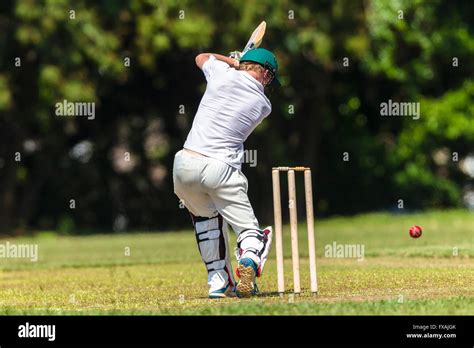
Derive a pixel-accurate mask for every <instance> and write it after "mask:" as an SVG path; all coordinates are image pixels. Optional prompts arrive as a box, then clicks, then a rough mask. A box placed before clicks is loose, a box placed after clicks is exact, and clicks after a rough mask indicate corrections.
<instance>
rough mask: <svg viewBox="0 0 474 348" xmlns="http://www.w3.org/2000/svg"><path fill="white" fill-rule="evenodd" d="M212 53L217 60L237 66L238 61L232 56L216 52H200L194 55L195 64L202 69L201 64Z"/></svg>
mask: <svg viewBox="0 0 474 348" xmlns="http://www.w3.org/2000/svg"><path fill="white" fill-rule="evenodd" d="M211 55H213V56H214V57H216V59H217V60H220V61H221V62H224V63H227V64H229V66H232V67H237V66H239V62H238V61H237V60H235V59H233V58H230V57H226V56H223V55H221V54H216V53H201V54H198V55H197V56H196V65H197V66H198V67H199V69H202V66H203V65H204V63H205V62H207V60H208V59H209V57H210V56H211Z"/></svg>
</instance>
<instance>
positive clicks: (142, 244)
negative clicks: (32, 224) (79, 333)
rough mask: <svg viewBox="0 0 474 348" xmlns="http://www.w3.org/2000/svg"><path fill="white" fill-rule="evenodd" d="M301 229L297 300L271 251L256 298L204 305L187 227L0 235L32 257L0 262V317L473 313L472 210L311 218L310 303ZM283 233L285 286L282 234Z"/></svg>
mask: <svg viewBox="0 0 474 348" xmlns="http://www.w3.org/2000/svg"><path fill="white" fill-rule="evenodd" d="M414 224H417V225H421V226H422V227H423V236H422V237H421V238H419V239H413V238H410V237H409V235H408V228H409V227H410V226H411V225H414ZM304 228H305V226H304V224H302V225H300V229H299V233H300V240H299V244H300V254H301V272H302V279H301V280H302V282H301V284H302V287H303V290H304V292H303V294H302V295H301V296H298V297H295V296H293V295H292V294H291V293H290V292H288V293H287V294H285V295H284V296H283V297H280V296H278V295H277V294H276V293H275V291H276V266H275V256H274V253H272V255H271V256H270V261H269V262H268V263H267V266H266V268H265V274H264V276H263V277H262V278H261V279H260V281H259V287H260V290H261V292H262V294H261V295H260V296H259V297H256V298H251V299H237V298H229V299H223V300H209V299H207V283H206V271H205V268H204V266H203V264H202V263H201V260H200V256H199V253H198V251H197V247H196V242H195V238H194V235H193V233H192V231H191V230H187V231H178V232H167V233H146V234H145V233H140V234H137V233H134V234H120V235H117V234H112V235H97V236H87V237H64V236H56V235H55V234H54V233H48V232H43V233H37V234H36V235H35V237H29V238H16V239H2V240H0V244H2V243H6V242H7V241H9V242H10V243H35V244H38V246H39V261H38V262H30V261H29V260H25V259H6V258H2V259H0V269H1V271H0V280H1V282H0V314H117V315H120V314H157V315H183V314H184V315H221V314H222V315H229V314H239V315H241V314H250V315H254V314H255V315H313V314H329V315H333V314H334V315H354V314H364V315H369V314H376V315H379V314H380V315H382V314H396V315H398V314H429V315H434V314H447V315H455V314H468V315H474V213H472V212H471V213H470V212H467V211H461V210H451V211H433V212H429V213H420V214H412V215H391V214H386V213H374V214H367V215H360V216H356V217H351V218H331V219H326V220H321V221H316V243H317V256H318V258H317V262H318V281H319V294H318V296H314V297H312V296H310V295H309V293H308V287H309V266H308V260H307V254H308V252H307V242H306V234H305V230H304ZM284 235H285V237H284V238H285V241H284V242H285V243H284V245H285V248H286V249H285V267H286V284H287V288H291V286H292V279H291V278H292V275H291V255H290V243H289V231H288V228H286V229H285V230H284ZM231 237H232V238H231V240H232V246H233V245H234V241H235V238H233V237H234V236H233V235H232V236H231ZM333 242H336V243H337V244H360V245H364V249H365V257H364V259H363V260H357V259H352V258H329V257H326V256H325V245H328V244H329V245H332V243H333ZM127 248H130V249H129V250H130V255H129V256H127V255H126V251H127V250H128V249H127ZM234 267H235V262H234Z"/></svg>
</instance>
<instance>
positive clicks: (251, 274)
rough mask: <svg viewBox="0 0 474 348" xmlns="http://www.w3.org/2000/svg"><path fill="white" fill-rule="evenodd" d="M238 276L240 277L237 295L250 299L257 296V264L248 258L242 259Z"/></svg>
mask: <svg viewBox="0 0 474 348" xmlns="http://www.w3.org/2000/svg"><path fill="white" fill-rule="evenodd" d="M237 270H238V271H237V274H238V276H239V277H240V280H239V282H238V283H237V287H236V294H237V296H238V297H250V296H254V295H257V293H258V288H257V284H256V283H255V277H256V276H257V265H256V264H255V262H254V261H253V260H252V259H250V258H248V257H245V258H242V259H241V260H239V266H238V268H237Z"/></svg>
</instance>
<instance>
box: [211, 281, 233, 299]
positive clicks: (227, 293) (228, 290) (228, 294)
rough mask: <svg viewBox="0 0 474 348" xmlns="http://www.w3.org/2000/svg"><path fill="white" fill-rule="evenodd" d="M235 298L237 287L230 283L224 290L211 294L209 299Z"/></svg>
mask: <svg viewBox="0 0 474 348" xmlns="http://www.w3.org/2000/svg"><path fill="white" fill-rule="evenodd" d="M235 296H237V295H236V293H235V286H234V285H232V284H230V283H229V284H227V286H226V287H223V288H222V289H218V290H214V291H212V292H210V293H209V298H226V297H235Z"/></svg>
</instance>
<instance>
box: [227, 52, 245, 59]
mask: <svg viewBox="0 0 474 348" xmlns="http://www.w3.org/2000/svg"><path fill="white" fill-rule="evenodd" d="M229 57H230V58H233V59H235V60H237V61H239V60H240V58H242V52H239V51H233V52H230V53H229Z"/></svg>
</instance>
